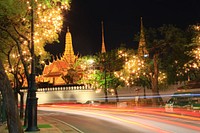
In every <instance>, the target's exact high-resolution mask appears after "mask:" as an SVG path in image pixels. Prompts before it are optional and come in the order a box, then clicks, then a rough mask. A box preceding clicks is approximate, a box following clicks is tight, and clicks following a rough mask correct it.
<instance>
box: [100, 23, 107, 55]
mask: <svg viewBox="0 0 200 133" xmlns="http://www.w3.org/2000/svg"><path fill="white" fill-rule="evenodd" d="M101 32H102V45H101V53H105V52H106V47H105V41H104V27H103V21H101Z"/></svg>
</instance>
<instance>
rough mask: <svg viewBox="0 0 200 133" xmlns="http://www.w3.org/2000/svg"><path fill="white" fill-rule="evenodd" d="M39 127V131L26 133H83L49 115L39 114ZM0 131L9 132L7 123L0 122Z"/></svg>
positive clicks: (1, 132) (2, 132)
mask: <svg viewBox="0 0 200 133" xmlns="http://www.w3.org/2000/svg"><path fill="white" fill-rule="evenodd" d="M38 128H39V129H40V130H39V131H31V132H25V133H81V131H79V130H78V129H76V128H74V127H73V126H71V125H69V124H67V123H63V122H62V121H58V120H56V119H51V118H50V119H49V118H48V117H47V116H38ZM0 133H8V129H7V125H6V123H0Z"/></svg>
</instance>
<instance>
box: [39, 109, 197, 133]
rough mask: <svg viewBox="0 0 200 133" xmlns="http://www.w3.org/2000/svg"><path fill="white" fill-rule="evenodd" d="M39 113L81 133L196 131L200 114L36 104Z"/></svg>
mask: <svg viewBox="0 0 200 133" xmlns="http://www.w3.org/2000/svg"><path fill="white" fill-rule="evenodd" d="M38 109H39V110H42V111H39V115H43V116H45V115H46V116H48V117H49V116H51V117H49V119H56V120H59V121H62V122H64V123H67V124H69V125H72V126H73V127H74V128H76V129H78V130H79V131H80V132H82V133H140V132H141V133H157V132H158V133H199V132H200V118H198V117H195V116H185V115H178V114H173V113H172V114H171V113H166V112H162V111H159V110H157V109H154V110H152V109H146V108H145V109H143V108H139V109H131V110H130V109H113V108H112V109H108V108H93V107H92V108H91V107H78V106H49V107H39V108H38Z"/></svg>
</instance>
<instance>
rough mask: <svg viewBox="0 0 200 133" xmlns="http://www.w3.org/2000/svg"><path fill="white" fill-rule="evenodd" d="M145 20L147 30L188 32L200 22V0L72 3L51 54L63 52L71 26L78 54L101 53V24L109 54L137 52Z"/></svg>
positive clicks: (76, 0) (89, 0)
mask: <svg viewBox="0 0 200 133" xmlns="http://www.w3.org/2000/svg"><path fill="white" fill-rule="evenodd" d="M141 16H142V17H143V24H144V27H145V28H149V27H159V26H162V25H163V24H173V25H175V26H177V27H179V28H183V29H185V28H186V27H188V25H191V24H197V23H199V22H200V0H72V3H71V9H70V11H69V12H68V14H67V16H66V21H65V26H64V28H63V32H62V33H61V37H60V43H59V44H56V45H57V46H53V47H54V48H52V46H51V47H48V46H47V50H49V51H50V52H52V51H54V53H56V54H57V53H62V52H63V50H64V41H65V32H66V25H68V26H69V27H70V32H71V34H72V40H73V47H74V51H75V53H76V54H77V53H79V54H80V55H88V54H94V53H95V52H100V50H101V20H103V21H104V32H105V44H106V50H107V51H109V50H111V49H114V48H117V47H119V46H120V44H126V46H127V48H136V47H137V43H136V42H134V35H135V34H137V33H138V32H139V31H140V17H141Z"/></svg>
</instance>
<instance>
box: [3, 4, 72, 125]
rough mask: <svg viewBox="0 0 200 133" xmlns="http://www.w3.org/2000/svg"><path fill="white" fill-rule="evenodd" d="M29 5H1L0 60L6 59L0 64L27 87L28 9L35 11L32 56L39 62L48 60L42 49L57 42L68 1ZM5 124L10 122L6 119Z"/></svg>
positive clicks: (29, 31)
mask: <svg viewBox="0 0 200 133" xmlns="http://www.w3.org/2000/svg"><path fill="white" fill-rule="evenodd" d="M33 1H34V0H33ZM30 3H31V2H30V1H29V0H6V1H1V2H0V43H1V46H2V47H0V49H1V52H0V54H1V56H3V57H5V58H3V59H6V60H3V63H4V66H5V68H6V72H11V73H12V74H14V75H15V76H14V77H15V78H16V77H17V78H19V77H20V76H19V75H23V78H21V79H26V81H27V82H28V85H29V84H30V81H29V80H28V79H29V74H30V70H29V69H30V68H29V67H30V61H31V60H32V58H31V54H30V53H31V52H30V50H31V43H30V42H31V30H30V26H31V14H30V9H31V8H33V10H34V27H35V29H34V31H35V32H34V42H35V43H34V47H35V55H36V56H39V57H40V59H41V61H42V60H43V59H44V58H46V57H47V56H48V53H47V52H45V51H44V45H45V44H46V43H51V42H53V41H55V40H57V38H58V34H59V32H60V31H61V28H62V24H63V17H62V12H64V11H66V8H67V7H68V5H69V0H45V1H44V0H35V1H34V4H32V5H31V4H30ZM13 60H14V61H13ZM18 81H20V80H19V79H18ZM18 83H20V82H18ZM3 97H6V96H3ZM7 105H11V104H7ZM7 108H10V106H8V107H7ZM13 111H15V110H13ZM8 121H10V119H9V118H8ZM9 124H10V123H8V126H9V128H10V125H9ZM16 126H17V125H16Z"/></svg>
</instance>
